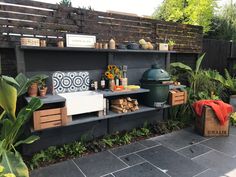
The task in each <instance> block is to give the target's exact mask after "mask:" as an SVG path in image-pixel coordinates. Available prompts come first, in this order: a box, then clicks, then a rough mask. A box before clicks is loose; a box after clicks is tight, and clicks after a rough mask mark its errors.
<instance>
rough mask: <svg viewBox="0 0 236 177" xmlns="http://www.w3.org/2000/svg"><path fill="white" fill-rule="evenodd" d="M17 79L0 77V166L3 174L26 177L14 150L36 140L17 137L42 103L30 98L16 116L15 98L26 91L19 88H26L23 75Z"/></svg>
mask: <svg viewBox="0 0 236 177" xmlns="http://www.w3.org/2000/svg"><path fill="white" fill-rule="evenodd" d="M17 78H18V79H16V80H15V79H14V78H11V77H7V76H2V77H0V106H1V108H2V109H3V110H4V111H3V113H2V115H1V120H0V124H1V129H0V132H1V134H0V159H1V161H0V165H1V166H3V167H4V173H12V174H14V175H16V176H17V177H18V176H19V177H28V176H29V173H28V169H27V166H26V165H25V163H24V162H23V160H22V157H21V155H20V154H19V153H18V152H17V151H16V149H15V148H16V147H17V146H19V145H20V144H23V143H24V144H30V143H33V142H34V141H36V140H37V139H38V137H37V136H31V137H29V138H27V139H25V140H19V136H20V135H21V133H22V129H23V126H24V124H25V123H26V122H27V121H28V119H29V118H30V117H31V116H32V114H33V112H34V111H35V110H37V109H38V108H40V107H41V106H42V102H41V101H40V99H38V98H32V99H31V101H30V103H29V104H28V105H27V106H26V107H24V108H22V109H21V110H20V111H19V113H18V114H17V116H16V113H15V112H16V102H17V96H19V95H21V94H22V93H23V92H24V90H26V89H25V88H21V87H26V85H27V82H28V80H27V79H25V77H24V76H23V75H21V76H18V77H17ZM20 78H23V79H20Z"/></svg>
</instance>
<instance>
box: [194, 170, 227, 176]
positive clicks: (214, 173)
mask: <svg viewBox="0 0 236 177" xmlns="http://www.w3.org/2000/svg"><path fill="white" fill-rule="evenodd" d="M195 177H226V176H225V175H221V174H219V173H218V172H216V171H213V170H210V169H209V170H206V171H204V172H203V173H201V174H199V175H197V176H195Z"/></svg>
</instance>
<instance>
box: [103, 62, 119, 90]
mask: <svg viewBox="0 0 236 177" xmlns="http://www.w3.org/2000/svg"><path fill="white" fill-rule="evenodd" d="M105 77H106V79H107V80H108V82H109V89H110V90H114V88H115V80H114V79H115V78H121V71H120V69H119V68H118V67H117V66H116V65H108V66H107V71H106V72H105Z"/></svg>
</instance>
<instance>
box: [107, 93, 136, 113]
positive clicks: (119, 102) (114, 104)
mask: <svg viewBox="0 0 236 177" xmlns="http://www.w3.org/2000/svg"><path fill="white" fill-rule="evenodd" d="M110 108H111V111H113V112H115V113H127V112H134V111H137V110H139V106H138V100H137V99H131V98H130V97H126V98H119V99H115V100H111V105H110Z"/></svg>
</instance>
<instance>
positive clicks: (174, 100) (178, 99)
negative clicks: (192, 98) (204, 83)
mask: <svg viewBox="0 0 236 177" xmlns="http://www.w3.org/2000/svg"><path fill="white" fill-rule="evenodd" d="M186 102H187V91H183V92H177V93H171V92H170V95H169V104H170V105H171V106H175V105H180V104H184V103H186Z"/></svg>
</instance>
